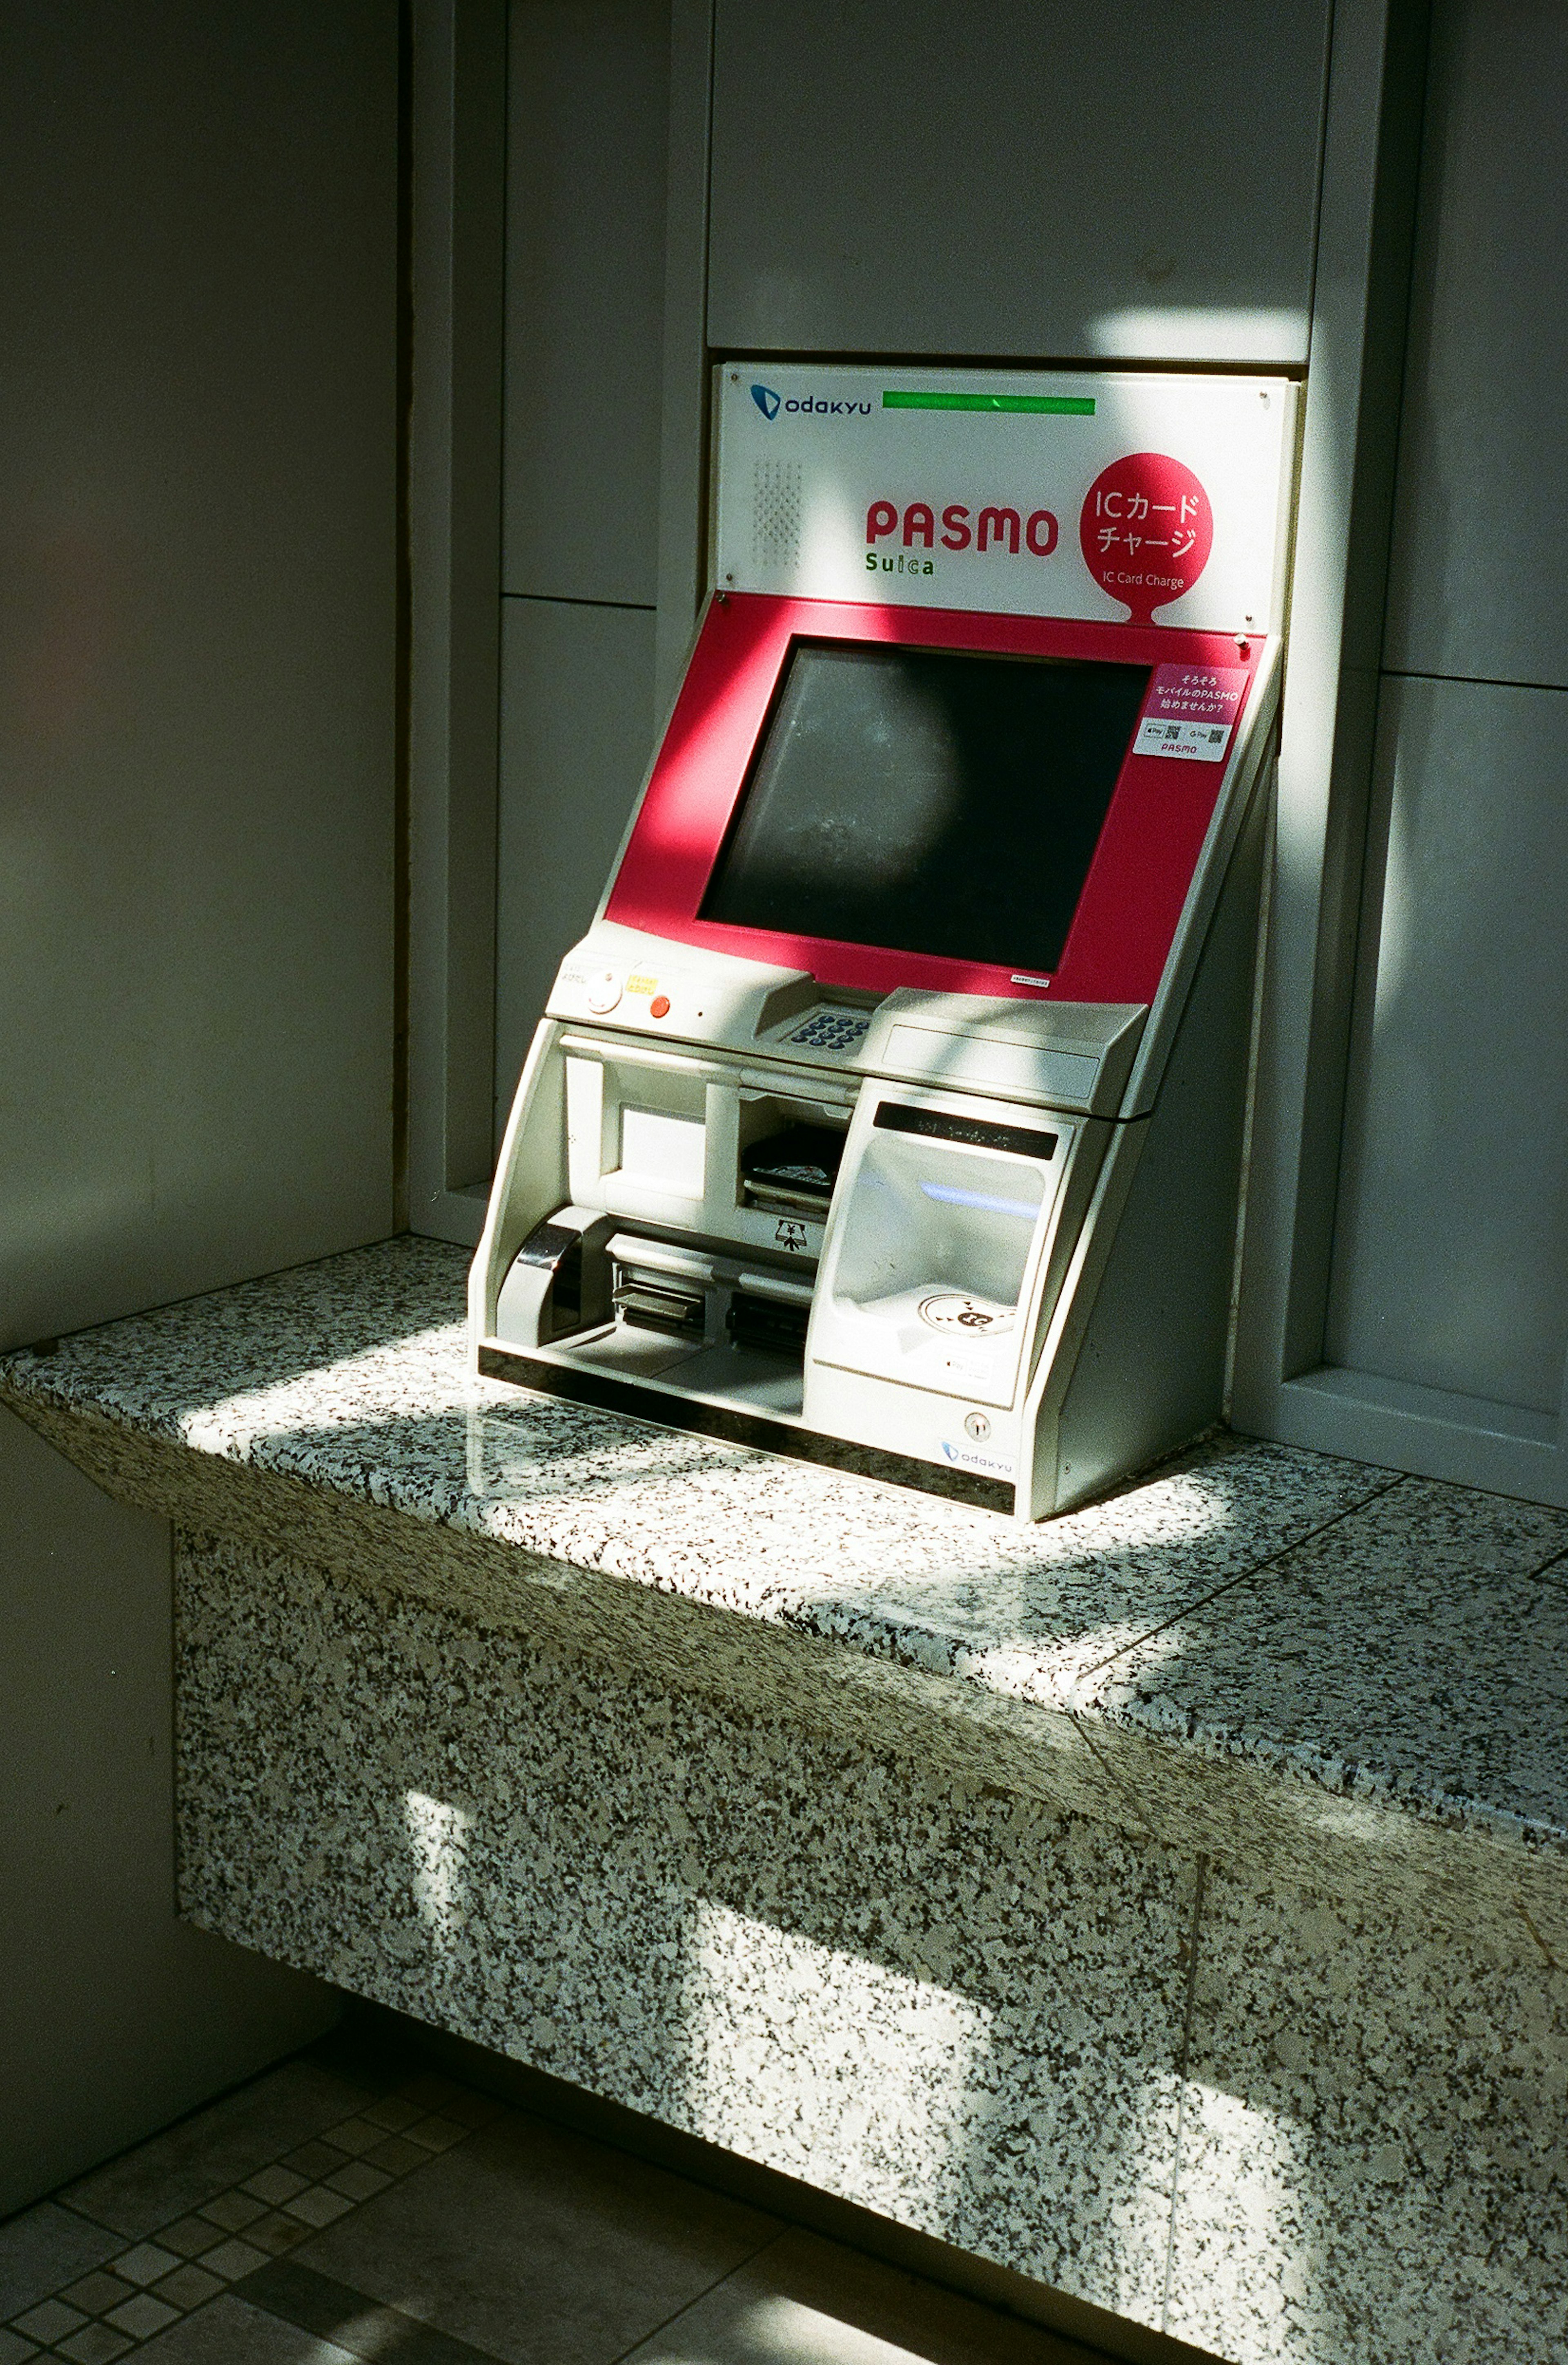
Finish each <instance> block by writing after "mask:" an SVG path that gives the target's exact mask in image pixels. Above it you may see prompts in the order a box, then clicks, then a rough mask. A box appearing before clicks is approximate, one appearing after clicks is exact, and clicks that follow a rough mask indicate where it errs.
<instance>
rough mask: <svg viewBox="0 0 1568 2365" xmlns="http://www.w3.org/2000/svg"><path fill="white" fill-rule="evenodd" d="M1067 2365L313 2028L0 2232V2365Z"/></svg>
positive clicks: (994, 2325)
mask: <svg viewBox="0 0 1568 2365" xmlns="http://www.w3.org/2000/svg"><path fill="white" fill-rule="evenodd" d="M133 2351H135V2352H138V2354H139V2356H140V2357H145V2358H147V2359H150V2360H156V2365H352V2360H353V2359H385V2360H388V2365H617V2360H620V2359H627V2360H636V2365H655V2360H656V2365H914V2360H920V2365H1092V2360H1091V2352H1090V2351H1088V2350H1086V2349H1081V2348H1076V2347H1074V2346H1073V2345H1072V2344H1071V2343H1070V2342H1066V2341H1062V2340H1059V2339H1057V2338H1054V2337H1052V2336H1051V2335H1050V2334H1048V2333H1046V2332H1043V2331H1039V2330H1036V2328H1034V2327H1033V2326H1027V2325H1024V2324H1022V2323H1020V2322H1018V2321H1017V2320H1016V2319H1015V2318H1013V2317H1010V2316H1004V2315H997V2314H994V2313H993V2312H992V2311H991V2310H990V2309H988V2308H985V2307H982V2306H980V2305H978V2304H977V2303H974V2302H972V2301H969V2300H966V2299H961V2298H958V2297H956V2296H955V2295H953V2294H952V2293H950V2292H945V2291H943V2290H941V2289H939V2288H938V2287H937V2286H935V2285H934V2284H930V2283H924V2282H921V2281H918V2280H916V2279H915V2278H914V2277H913V2276H910V2275H907V2274H904V2273H902V2272H900V2271H898V2270H894V2269H892V2268H890V2267H886V2266H883V2265H880V2264H879V2263H877V2262H876V2261H874V2260H872V2259H867V2258H865V2257H864V2256H863V2255H862V2254H861V2253H859V2252H858V2251H855V2250H849V2249H845V2248H842V2247H838V2246H837V2245H835V2244H834V2243H831V2242H827V2241H824V2240H823V2239H822V2238H821V2237H820V2236H817V2235H815V2234H812V2233H808V2232H806V2231H804V2230H803V2229H802V2228H801V2227H799V2226H794V2225H787V2224H785V2223H784V2222H783V2221H782V2220H780V2219H778V2218H776V2217H771V2216H768V2215H766V2214H764V2213H763V2212H762V2211H760V2210H757V2209H754V2208H750V2207H747V2206H746V2205H745V2204H744V2203H742V2202H737V2201H733V2200H729V2199H727V2198H725V2197H724V2196H722V2194H719V2193H716V2192H713V2191H709V2190H707V2189H706V2188H705V2187H703V2186H701V2185H698V2184H693V2183H690V2182H689V2181H688V2180H686V2179H685V2178H683V2177H679V2176H675V2175H672V2174H670V2173H669V2172H668V2171H667V2170H666V2169H659V2168H654V2167H650V2166H647V2165H646V2164H644V2162H642V2161H639V2160H636V2159H633V2158H631V2157H629V2156H628V2155H627V2154H626V2153H624V2152H621V2151H616V2150H613V2149H611V2148H610V2147H609V2146H605V2145H602V2144H598V2143H594V2142H590V2141H589V2140H588V2138H586V2137H584V2136H581V2135H575V2134H571V2133H568V2132H566V2130H564V2129H563V2128H560V2127H558V2126H554V2125H553V2124H549V2123H547V2122H546V2121H544V2120H542V2119H538V2118H535V2117H532V2116H531V2115H529V2114H528V2113H524V2112H521V2111H517V2110H512V2109H510V2108H508V2107H507V2106H506V2105H505V2104H503V2103H500V2102H496V2101H494V2100H493V2099H491V2098H489V2097H487V2096H486V2095H483V2094H479V2093H476V2092H475V2091H473V2090H470V2089H468V2088H466V2087H463V2086H459V2085H455V2084H454V2083H453V2082H452V2081H451V2080H450V2079H445V2078H440V2077H434V2076H431V2075H430V2074H429V2072H428V2071H427V2070H425V2069H424V2068H422V2067H421V2065H420V2063H419V2062H418V2060H417V2059H416V2058H414V2057H408V2056H398V2055H397V2054H394V2053H388V2052H386V2050H384V2049H377V2050H372V2049H370V2048H367V2047H366V2046H364V2045H363V2044H359V2043H355V2042H353V2041H352V2040H347V2039H343V2038H329V2039H328V2040H326V2042H325V2043H324V2044H322V2045H319V2046H313V2047H311V2048H310V2050H309V2051H308V2053H306V2054H303V2055H301V2056H299V2057H297V2059H295V2060H293V2061H289V2062H286V2063H285V2064H284V2065H283V2066H282V2067H281V2068H276V2069H273V2070H270V2071H268V2072H267V2074H266V2075H265V2076H264V2077H262V2078H259V2079H256V2080H255V2081H254V2082H253V2083H252V2084H251V2085H250V2086H247V2087H243V2088H241V2090H239V2091H238V2092H236V2093H233V2094H230V2095H227V2096H225V2097H224V2098H223V2100H222V2101H220V2102H215V2103H214V2104H212V2105H211V2106H210V2108H208V2109H207V2110H205V2111H201V2112H198V2113H196V2115H195V2116H194V2117H192V2118H189V2119H186V2120H184V2121H182V2122H181V2123H180V2124H179V2125H177V2126H174V2127H171V2128H168V2129H166V2130H165V2132H164V2133H163V2134H162V2135H155V2136H154V2137H153V2138H152V2139H151V2142H148V2143H145V2144H142V2145H140V2146H138V2148H137V2149H136V2150H134V2151H131V2152H128V2153H126V2154H125V2155H124V2156H123V2157H122V2158H119V2159H116V2160H111V2161H110V2162H109V2163H108V2164H107V2166H106V2167H104V2168H100V2169H95V2171H94V2172H93V2174H92V2175H90V2176H86V2177H84V2178H83V2179H82V2180H80V2181H79V2182H78V2183H75V2184H73V2185H69V2186H67V2187H66V2188H65V2189H64V2190H63V2191H61V2192H58V2193H56V2194H55V2195H53V2196H52V2198H50V2200H48V2201H43V2202H39V2203H38V2204H37V2205H36V2206H35V2207H34V2208H32V2209H29V2210H26V2211H24V2212H23V2213H22V2214H21V2215H20V2216H17V2217H14V2218H12V2219H11V2220H10V2222H9V2223H8V2224H6V2225H0V2365H21V2360H22V2359H28V2358H34V2357H45V2356H47V2357H52V2358H70V2359H73V2365H110V2360H112V2359H118V2358H129V2357H130V2356H131V2354H132V2352H133Z"/></svg>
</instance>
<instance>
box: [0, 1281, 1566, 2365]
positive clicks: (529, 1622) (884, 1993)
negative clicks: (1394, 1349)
mask: <svg viewBox="0 0 1568 2365" xmlns="http://www.w3.org/2000/svg"><path fill="white" fill-rule="evenodd" d="M464 1265H465V1260H464V1258H463V1257H462V1255H461V1253H460V1252H459V1251H457V1250H451V1249H446V1248H442V1247H439V1246H437V1245H435V1244H432V1243H431V1242H426V1241H418V1240H410V1239H404V1240H399V1241H393V1242H390V1243H387V1244H386V1245H385V1246H383V1247H379V1248H375V1249H368V1250H361V1251H359V1252H357V1253H355V1254H353V1255H350V1256H345V1257H340V1258H335V1259H333V1260H330V1261H328V1262H326V1263H323V1264H319V1265H315V1266H310V1267H307V1268H304V1269H302V1270H300V1271H297V1272H290V1273H285V1274H281V1275H277V1276H274V1278H272V1279H269V1280H266V1281H262V1282H256V1283H250V1284H247V1285H246V1286H244V1287H242V1288H238V1289H233V1290H229V1291H225V1292H223V1293H221V1294H219V1295H215V1296H212V1297H208V1298H204V1299H197V1300H195V1301H192V1302H190V1303H187V1304H185V1305H181V1306H173V1307H169V1308H167V1309H165V1310H163V1311H162V1312H160V1313H157V1314H153V1315H149V1316H144V1317H138V1318H136V1319H134V1320H131V1321H127V1322H121V1323H117V1324H113V1325H111V1326H108V1327H107V1328H104V1329H101V1330H98V1331H94V1332H90V1333H86V1334H84V1335H82V1336H81V1337H78V1338H75V1339H70V1340H67V1341H66V1342H65V1343H64V1344H63V1345H62V1347H61V1348H60V1349H59V1350H58V1351H56V1352H54V1353H52V1354H48V1355H21V1356H16V1357H13V1358H11V1359H10V1361H9V1362H6V1364H4V1365H0V1398H3V1400H4V1401H6V1403H8V1404H9V1405H10V1406H11V1407H13V1408H14V1409H15V1410H16V1411H17V1412H19V1413H20V1414H21V1415H22V1416H23V1417H24V1418H26V1419H28V1421H30V1422H31V1423H32V1425H33V1426H34V1427H35V1428H36V1429H39V1430H40V1431H41V1432H42V1433H43V1434H44V1435H45V1436H46V1437H48V1438H50V1440H52V1441H53V1442H54V1443H55V1444H57V1445H58V1446H59V1447H60V1448H61V1450H62V1452H65V1453H67V1454H68V1455H69V1456H70V1457H71V1458H72V1460H73V1461H74V1462H76V1463H79V1464H80V1465H81V1466H82V1467H83V1468H84V1469H85V1470H86V1471H87V1472H88V1473H89V1474H90V1475H92V1476H93V1477H94V1478H95V1479H96V1480H97V1481H98V1482H99V1483H100V1484H101V1485H104V1486H106V1488H107V1489H108V1490H109V1491H110V1492H111V1493H113V1494H115V1495H118V1496H121V1497H123V1498H124V1499H126V1500H129V1501H131V1502H134V1503H137V1504H140V1505H141V1506H143V1507H145V1508H151V1509H153V1510H156V1511H158V1512H161V1513H162V1514H163V1515H165V1516H166V1517H168V1518H169V1519H172V1520H173V1521H174V1526H175V1531H176V1578H177V1585H176V1619H177V1644H178V1652H179V1662H178V1664H179V1674H178V1707H179V1720H180V1736H179V1738H180V1758H179V1765H180V1791H179V1801H180V1803H179V1813H180V1862H181V1881H182V1904H183V1909H184V1911H185V1912H186V1913H187V1914H188V1916H189V1917H190V1918H191V1919H192V1920H193V1921H196V1922H200V1923H202V1924H203V1925H205V1926H207V1927H209V1928H212V1929H216V1930H218V1931H221V1932H223V1933H227V1934H228V1935H230V1937H233V1938H235V1939H238V1940H240V1941H241V1943H243V1944H245V1945H252V1946H255V1947H259V1948H261V1949H262V1950H263V1951H264V1952H266V1953H268V1954H271V1955H274V1956H278V1957H280V1958H282V1959H285V1960H287V1961H290V1962H293V1963H297V1964H300V1965H302V1966H305V1967H308V1968H310V1969H312V1970H317V1971H319V1972H323V1973H325V1974H326V1975H327V1976H328V1977H329V1978H333V1979H336V1980H338V1981H340V1982H341V1983H342V1985H344V1986H346V1987H348V1988H350V1989H352V1990H356V1991H357V1992H360V1993H363V1994H365V1995H368V1996H373V1997H375V1998H377V1999H379V2000H381V2001H385V2002H387V2003H389V2004H393V2005H395V2006H397V2007H398V2008H399V2009H401V2010H404V2011H407V2012H414V2013H416V2014H418V2015H419V2016H420V2017H421V2018H423V2019H425V2020H427V2021H430V2022H433V2023H439V2024H441V2025H442V2026H445V2027H447V2028H451V2029H453V2030H455V2031H457V2032H459V2033H460V2034H464V2035H467V2036H471V2037H474V2038H476V2039H477V2040H478V2041H480V2042H482V2043H484V2044H486V2045H488V2046H493V2047H496V2048H497V2049H498V2050H500V2051H503V2052H505V2053H508V2054H510V2055H512V2056H514V2057H518V2058H521V2059H523V2060H526V2061H529V2062H532V2064H534V2065H535V2066H537V2067H538V2068H542V2069H544V2070H546V2071H549V2072H551V2073H552V2074H554V2075H555V2076H558V2077H562V2078H566V2079H572V2080H574V2081H575V2082H577V2084H579V2085H581V2086H584V2087H587V2088H588V2089H590V2090H593V2091H595V2092H598V2093H600V2094H604V2095H608V2096H609V2097H610V2098H611V2099H612V2100H614V2101H617V2102H622V2103H624V2104H627V2105H628V2106H630V2107H631V2108H633V2109H635V2110H639V2111H644V2112H647V2113H652V2114H654V2115H655V2116H656V2117H657V2118H659V2119H661V2120H663V2121H665V2122H666V2123H667V2124H671V2125H674V2126H677V2127H680V2128H682V2129H685V2130H688V2131H689V2132H692V2133H695V2134H698V2135H703V2136H705V2137H707V2138H709V2139H710V2140H712V2141H714V2142H717V2143H721V2144H723V2145H726V2146H729V2147H731V2148H732V2149H734V2150H736V2151H739V2152H741V2153H744V2154H745V2155H747V2156H749V2157H752V2158H758V2159H762V2160H765V2161H767V2163H769V2164H770V2165H772V2166H774V2167H777V2168H781V2169H786V2170H788V2171H789V2172H790V2173H791V2174H794V2175H798V2176H801V2177H805V2178H807V2179H809V2180H811V2181H812V2182H813V2183H815V2184H817V2185H819V2186H821V2187H823V2188H824V2189H826V2190H828V2191H834V2192H837V2193H839V2194H842V2195H843V2196H844V2197H846V2199H849V2200H852V2201H855V2202H859V2203H861V2204H863V2205H865V2206H867V2207H869V2208H872V2209H875V2210H878V2211H880V2212H881V2213H883V2214H886V2215H888V2216H890V2217H891V2218H894V2219H895V2220H897V2221H898V2222H900V2223H901V2224H904V2225H912V2226H915V2227H917V2228H919V2229H920V2230H922V2231H924V2232H926V2233H930V2234H933V2235H935V2236H939V2237H940V2238H941V2239H943V2240H946V2241H948V2242H951V2243H955V2244H958V2245H959V2246H960V2247H963V2248H965V2249H967V2250H969V2251H971V2252H974V2253H976V2254H978V2255H980V2256H981V2257H984V2258H988V2259H996V2260H999V2261H1001V2262H1002V2264H1004V2265H1006V2266H1008V2267H1010V2268H1012V2269H1014V2270H1016V2271H1018V2272H1020V2273H1023V2274H1025V2275H1028V2276H1030V2277H1032V2278H1034V2279H1036V2281H1040V2282H1043V2283H1047V2284H1049V2285H1051V2286H1052V2287H1053V2288H1055V2289H1056V2290H1058V2291H1060V2292H1066V2293H1068V2294H1069V2295H1070V2297H1072V2298H1073V2299H1075V2300H1077V2301H1080V2302H1082V2303H1087V2304H1088V2305H1089V2306H1092V2307H1095V2308H1100V2309H1105V2310H1109V2311H1112V2312H1114V2314H1115V2315H1120V2316H1122V2317H1124V2318H1126V2319H1130V2321H1131V2323H1133V2324H1136V2325H1141V2326H1151V2327H1159V2328H1164V2329H1166V2330H1168V2331H1169V2332H1170V2333H1171V2334H1172V2335H1174V2336H1176V2337H1180V2338H1182V2339H1183V2340H1186V2341H1188V2342H1191V2343H1193V2344H1195V2345H1196V2346H1198V2347H1200V2348H1204V2349H1207V2350H1209V2351H1211V2352H1213V2353H1215V2354H1216V2355H1218V2356H1221V2357H1224V2358H1226V2359H1237V2360H1246V2365H1251V2360H1253V2359H1258V2360H1264V2359H1267V2360H1275V2359H1281V2360H1285V2359H1288V2360H1292V2365H1296V2360H1299V2365H1352V2360H1361V2359H1365V2360H1369V2365H1371V2360H1383V2359H1388V2360H1394V2359H1397V2360H1401V2365H1405V2360H1410V2365H1414V2360H1417V2359H1422V2360H1425V2359H1472V2358H1473V2359H1476V2360H1478V2365H1479V2360H1481V2359H1487V2360H1495V2359H1504V2358H1506V2359H1509V2360H1521V2365H1522V2360H1532V2359H1541V2360H1542V2365H1545V2360H1548V2359H1551V2360H1556V2365H1561V2360H1562V2359H1563V2358H1564V2357H1565V2356H1568V1968H1564V1966H1568V1729H1565V1721H1564V1717H1563V1703H1564V1696H1565V1693H1568V1513H1563V1512H1558V1511H1553V1510H1547V1509H1542V1508H1537V1507H1534V1506H1531V1505H1528V1504H1520V1503H1515V1502H1510V1501H1505V1500H1503V1499H1501V1498H1499V1497H1497V1496H1482V1495H1476V1494H1473V1493H1469V1492H1467V1491H1465V1490H1463V1489H1461V1488H1457V1487H1451V1486H1442V1485H1434V1484H1432V1483H1429V1482H1428V1481H1424V1480H1418V1479H1413V1478H1404V1477H1399V1476H1396V1475H1395V1474H1392V1473H1389V1472H1386V1471H1380V1470H1376V1469H1372V1468H1369V1467H1366V1466H1363V1465H1361V1464H1358V1463H1346V1462H1339V1461H1335V1460H1331V1459H1328V1458H1326V1457H1324V1456H1320V1455H1315V1454H1308V1453H1304V1452H1293V1451H1288V1450H1286V1449H1283V1448H1281V1447H1276V1446H1270V1445H1260V1444H1254V1443H1248V1442H1246V1441H1243V1440H1236V1439H1226V1440H1218V1441H1216V1442H1215V1443H1214V1444H1212V1445H1209V1446H1206V1447H1204V1448H1202V1449H1200V1450H1198V1451H1197V1452H1193V1454H1191V1455H1189V1456H1188V1457H1186V1458H1185V1459H1184V1460H1183V1461H1182V1462H1181V1463H1175V1464H1172V1465H1170V1466H1169V1467H1168V1468H1166V1469H1165V1470H1163V1471H1161V1472H1160V1473H1158V1474H1155V1475H1154V1476H1153V1477H1152V1478H1150V1479H1148V1480H1147V1481H1146V1482H1144V1483H1143V1484H1140V1485H1136V1486H1133V1487H1131V1488H1129V1489H1128V1490H1126V1492H1124V1493H1122V1494H1120V1495H1118V1496H1115V1497H1114V1498H1113V1499H1112V1500H1110V1501H1107V1502H1105V1503H1103V1504H1102V1505H1100V1506H1098V1507H1096V1508H1092V1509H1091V1510H1087V1511H1082V1512H1079V1513H1076V1514H1074V1515H1072V1516H1070V1517H1069V1518H1067V1519H1061V1520H1059V1521H1057V1522H1054V1523H1051V1524H1049V1525H1047V1526H1043V1527H1039V1528H1036V1529H1032V1530H1031V1529H1026V1528H1020V1527H1016V1526H1014V1525H1011V1524H1010V1523H1007V1522H1005V1521H1002V1520H1000V1519H995V1518H994V1517H991V1516H989V1515H987V1514H984V1513H981V1512H978V1511H974V1510H970V1509H968V1508H962V1507H960V1506H958V1505H949V1504H945V1503H942V1502H935V1501H932V1500H930V1499H927V1498H924V1497H919V1496H911V1495H906V1494H903V1493H901V1492H899V1491H897V1490H895V1489H891V1488H888V1487H884V1486H881V1485H876V1484H874V1483H872V1482H870V1481H868V1480H861V1479H857V1478H855V1477H849V1476H842V1475H835V1474H830V1473H827V1472H823V1471H819V1470H814V1469H812V1468H810V1467H809V1466H806V1465H802V1464H797V1463H786V1462H782V1461H776V1460H772V1459H769V1458H767V1457H764V1456H759V1455H756V1454H751V1453H748V1452H745V1451H742V1450H740V1449H736V1448H731V1447H726V1446H722V1445H719V1444H715V1443H713V1442H711V1441H709V1440H700V1439H696V1438H692V1437H688V1436H684V1435H681V1434H678V1433H677V1432H673V1431H667V1430H662V1429H655V1428H652V1427H648V1426H645V1425H643V1424H639V1423H633V1422H630V1421H623V1420H620V1419H617V1418H612V1417H610V1416H607V1415H602V1414H599V1413H595V1412H592V1411H589V1410H587V1409H584V1408H582V1407H574V1406H571V1405H567V1404H564V1403H560V1402H557V1401H554V1400H546V1399H543V1398H539V1397H534V1396H528V1395H520V1394H518V1393H516V1392H515V1391H510V1390H508V1389H505V1388H504V1387H502V1386H500V1385H499V1384H495V1383H490V1382H483V1381H476V1380H473V1379H471V1378H470V1377H469V1376H468V1374H467V1373H466V1372H465V1359H464V1339H463V1330H462V1326H461V1311H462V1289H463V1279H464Z"/></svg>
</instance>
